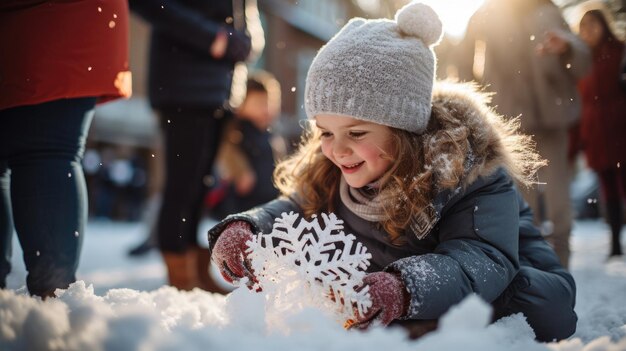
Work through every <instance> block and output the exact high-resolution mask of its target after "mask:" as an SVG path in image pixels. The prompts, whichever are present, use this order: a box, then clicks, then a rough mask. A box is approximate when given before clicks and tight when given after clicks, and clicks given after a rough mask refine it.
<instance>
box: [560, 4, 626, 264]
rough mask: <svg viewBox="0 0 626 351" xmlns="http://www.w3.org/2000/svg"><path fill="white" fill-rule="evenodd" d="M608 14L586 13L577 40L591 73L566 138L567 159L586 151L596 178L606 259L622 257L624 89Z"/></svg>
mask: <svg viewBox="0 0 626 351" xmlns="http://www.w3.org/2000/svg"><path fill="white" fill-rule="evenodd" d="M609 23H612V21H611V15H610V13H609V12H608V11H607V10H606V8H604V7H600V8H597V9H593V10H591V11H587V12H586V13H585V14H584V15H583V17H582V18H581V20H580V25H579V35H580V37H581V38H582V39H583V41H585V43H587V45H589V47H590V48H591V51H592V55H593V65H592V67H591V72H590V73H589V74H588V75H587V76H586V77H584V78H583V79H581V80H580V82H579V83H578V90H579V91H580V95H581V97H582V118H581V121H580V124H579V125H578V126H577V128H574V129H573V131H572V133H571V134H570V135H571V140H570V141H571V142H570V150H569V158H570V160H571V161H573V160H574V159H575V156H576V154H577V152H578V151H579V150H580V149H582V150H584V152H585V156H586V161H587V165H588V166H589V168H591V169H593V170H594V171H595V172H596V173H597V174H598V177H599V179H600V185H601V189H602V195H603V198H604V205H605V209H606V217H607V220H608V222H609V223H608V224H609V227H610V228H611V248H610V251H609V257H615V256H621V255H622V254H623V252H622V247H621V243H620V233H621V231H622V224H623V223H624V219H623V215H622V213H623V212H622V199H623V198H626V188H625V187H626V167H625V166H626V141H624V135H626V90H625V89H623V88H622V87H621V86H620V74H621V71H620V64H621V61H622V55H623V53H624V42H622V41H621V40H619V39H618V38H617V36H616V35H615V34H614V33H613V31H612V30H611V26H610V25H609Z"/></svg>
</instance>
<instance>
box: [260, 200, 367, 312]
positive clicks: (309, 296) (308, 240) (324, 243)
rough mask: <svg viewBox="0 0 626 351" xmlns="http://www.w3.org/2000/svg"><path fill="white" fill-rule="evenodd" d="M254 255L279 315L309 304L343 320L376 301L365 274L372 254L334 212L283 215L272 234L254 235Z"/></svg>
mask: <svg viewBox="0 0 626 351" xmlns="http://www.w3.org/2000/svg"><path fill="white" fill-rule="evenodd" d="M248 246H249V248H248V254H249V257H250V260H251V265H252V268H253V269H254V272H255V276H256V277H257V279H258V284H259V285H260V286H261V287H262V288H263V292H264V293H266V294H267V296H268V303H269V304H270V305H271V306H268V307H269V308H268V310H270V309H271V310H274V311H275V312H276V313H279V314H280V313H281V312H287V311H293V310H294V308H295V309H302V308H304V307H316V308H320V309H322V310H325V311H332V313H333V315H334V317H336V319H337V320H338V321H342V322H343V321H345V320H347V319H353V318H354V317H355V315H354V312H355V310H356V311H358V313H359V314H361V315H362V314H363V313H364V312H365V311H367V309H368V308H369V307H371V305H372V302H371V300H370V296H369V287H368V286H366V287H364V288H363V286H362V285H363V277H364V276H365V270H366V269H367V267H368V266H369V260H370V258H371V257H372V255H371V254H370V253H368V252H367V248H366V247H365V246H363V244H361V243H360V242H357V241H356V238H355V236H354V235H352V234H345V233H344V232H343V221H342V220H341V219H339V218H337V216H336V215H335V214H333V213H331V214H326V213H322V214H321V216H320V217H318V216H315V215H314V216H313V217H312V219H311V221H310V222H309V221H306V220H305V219H304V218H300V216H299V215H298V214H297V213H294V212H290V213H288V214H287V213H282V214H281V217H279V218H276V220H275V222H274V226H273V229H272V232H271V233H269V234H260V235H257V236H254V237H253V239H252V240H251V241H249V242H248Z"/></svg>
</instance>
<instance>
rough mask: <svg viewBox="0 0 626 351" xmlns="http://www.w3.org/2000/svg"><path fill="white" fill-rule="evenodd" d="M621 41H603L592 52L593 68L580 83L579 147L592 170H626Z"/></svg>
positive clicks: (625, 116) (622, 45) (625, 102)
mask: <svg viewBox="0 0 626 351" xmlns="http://www.w3.org/2000/svg"><path fill="white" fill-rule="evenodd" d="M623 53H624V44H623V43H621V42H615V41H611V42H606V43H604V44H603V45H602V46H601V47H600V48H599V49H597V50H595V52H594V57H593V67H592V70H591V72H590V74H589V75H588V76H586V77H585V78H583V79H582V80H580V82H579V83H578V89H579V91H580V94H581V96H582V103H583V110H582V111H583V113H582V118H581V121H580V129H579V133H580V134H579V138H580V147H581V148H582V149H583V150H584V151H585V156H586V158H587V164H588V165H589V167H591V168H592V169H593V170H595V171H603V170H606V169H608V168H615V167H616V166H617V163H618V162H620V167H626V90H624V89H623V88H620V86H619V81H618V77H619V73H620V61H621V60H622V55H623Z"/></svg>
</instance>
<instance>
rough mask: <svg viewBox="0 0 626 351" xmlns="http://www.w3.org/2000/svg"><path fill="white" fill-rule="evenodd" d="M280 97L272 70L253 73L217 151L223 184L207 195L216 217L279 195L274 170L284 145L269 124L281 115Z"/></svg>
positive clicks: (221, 216)
mask: <svg viewBox="0 0 626 351" xmlns="http://www.w3.org/2000/svg"><path fill="white" fill-rule="evenodd" d="M280 100H281V99H280V84H279V83H278V81H277V80H276V78H274V76H273V75H272V74H270V73H269V72H265V71H257V72H255V73H253V74H250V76H249V77H248V83H247V93H246V98H245V99H244V101H243V103H242V104H241V106H240V107H239V108H238V109H237V112H236V114H235V118H233V119H232V120H230V121H229V123H228V125H227V126H226V127H225V130H224V138H223V141H222V143H221V144H220V148H219V151H218V155H217V173H218V174H219V178H221V179H220V185H218V187H216V190H213V191H211V192H210V193H209V197H208V201H209V204H208V205H209V207H210V212H211V215H212V216H213V217H215V218H217V219H222V218H224V217H225V216H226V215H228V214H231V213H237V212H241V211H245V210H249V209H251V208H252V207H254V206H257V205H260V204H263V203H266V202H268V201H270V200H272V199H274V198H276V196H278V190H277V189H276V187H274V183H273V182H272V173H273V172H274V167H275V160H276V159H278V158H280V157H281V156H283V155H284V154H285V147H284V144H282V143H281V140H282V139H281V138H280V137H277V136H275V135H272V133H271V132H270V127H271V125H272V123H273V122H274V120H275V119H276V118H277V117H278V116H279V115H280ZM216 191H217V194H216ZM219 192H223V193H222V194H221V195H218V194H219Z"/></svg>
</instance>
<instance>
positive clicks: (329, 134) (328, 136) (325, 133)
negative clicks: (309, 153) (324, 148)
mask: <svg viewBox="0 0 626 351" xmlns="http://www.w3.org/2000/svg"><path fill="white" fill-rule="evenodd" d="M331 136H333V134H332V133H331V132H322V134H321V135H320V137H321V138H322V139H325V138H330V137H331Z"/></svg>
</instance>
